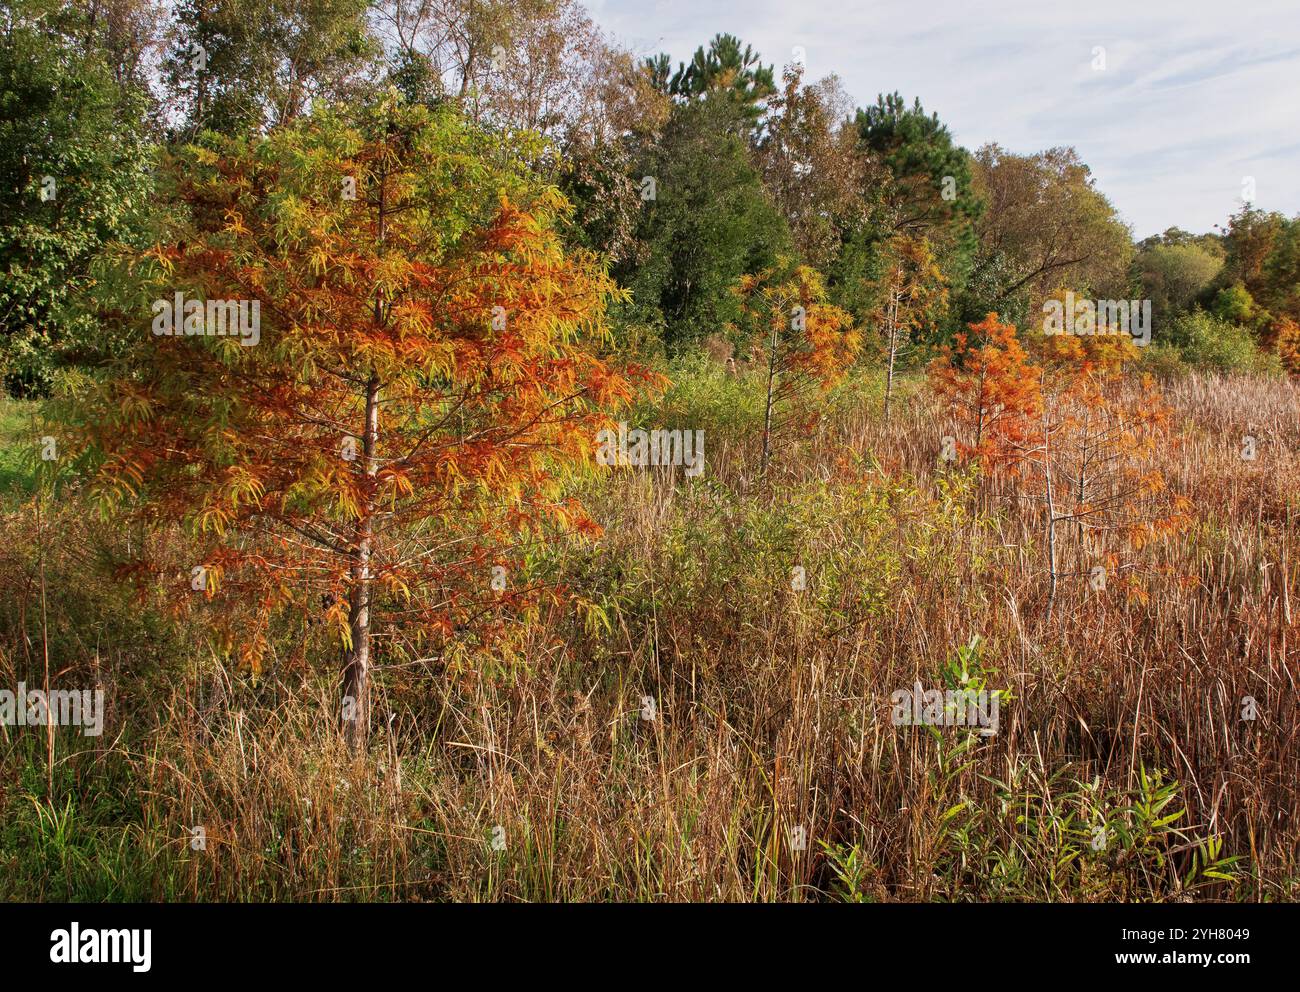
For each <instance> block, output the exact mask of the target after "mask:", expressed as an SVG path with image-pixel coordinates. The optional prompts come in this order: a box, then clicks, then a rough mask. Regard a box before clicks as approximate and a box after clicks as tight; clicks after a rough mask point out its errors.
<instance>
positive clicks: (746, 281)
mask: <svg viewBox="0 0 1300 992" xmlns="http://www.w3.org/2000/svg"><path fill="white" fill-rule="evenodd" d="M735 292H736V294H737V295H738V296H739V297H740V300H741V307H742V316H743V319H744V322H745V325H746V328H745V329H746V330H747V332H748V334H749V336H750V337H751V339H752V351H753V353H754V354H756V355H761V356H762V364H764V365H765V366H766V367H767V399H766V416H765V418H764V428H763V460H762V466H763V470H764V471H766V469H767V464H768V461H769V459H770V456H771V450H772V439H773V437H774V435H777V434H779V433H780V432H781V431H782V430H783V429H788V428H792V427H793V428H795V429H798V430H804V431H807V430H809V429H811V428H812V426H813V425H815V423H816V420H817V417H816V414H815V412H814V411H813V410H811V409H810V406H809V404H810V400H811V399H812V397H814V396H816V395H817V394H819V393H821V392H824V391H825V390H827V389H829V388H830V387H831V386H833V385H834V384H835V383H837V382H838V381H839V380H840V379H841V378H842V377H843V376H844V373H845V372H846V371H847V370H848V368H849V366H850V365H851V364H852V363H853V360H854V359H855V358H856V357H857V354H858V351H859V350H860V349H861V347H862V337H861V334H860V333H859V331H858V330H857V328H855V327H854V326H853V317H852V315H851V314H849V313H848V312H847V311H845V310H842V309H840V308H839V307H837V306H835V305H833V304H831V303H828V302H826V286H825V283H824V282H823V281H822V278H821V276H820V275H819V274H818V273H817V271H816V270H815V269H812V268H809V267H808V266H805V265H801V266H797V267H796V268H795V269H794V270H793V271H792V272H790V273H789V274H788V275H786V276H784V278H783V277H782V275H781V274H780V273H779V272H777V271H776V270H767V271H764V272H761V273H759V274H757V275H751V276H745V277H743V278H742V279H741V280H740V282H739V284H738V285H737V286H736V287H735Z"/></svg>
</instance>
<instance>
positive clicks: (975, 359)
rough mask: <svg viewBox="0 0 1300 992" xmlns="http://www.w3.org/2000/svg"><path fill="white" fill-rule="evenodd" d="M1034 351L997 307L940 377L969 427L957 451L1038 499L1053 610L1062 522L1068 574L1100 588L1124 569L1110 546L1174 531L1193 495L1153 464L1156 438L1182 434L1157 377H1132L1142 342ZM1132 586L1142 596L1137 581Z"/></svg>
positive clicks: (935, 368)
mask: <svg viewBox="0 0 1300 992" xmlns="http://www.w3.org/2000/svg"><path fill="white" fill-rule="evenodd" d="M1037 350H1038V357H1039V362H1037V363H1036V362H1034V361H1033V360H1031V358H1030V355H1029V354H1028V352H1027V351H1026V350H1025V348H1024V347H1023V346H1022V345H1021V343H1020V341H1019V338H1018V337H1017V334H1016V329H1015V327H1013V326H1012V325H1009V324H1004V323H1002V322H1001V321H1000V320H999V319H998V318H997V315H996V314H990V315H989V316H988V317H986V318H985V320H984V321H982V322H981V323H979V324H972V325H971V328H970V335H966V334H960V335H958V336H957V338H956V340H955V343H954V345H953V346H952V347H951V348H948V349H945V350H944V352H942V353H941V355H940V357H939V358H938V359H937V360H936V361H935V363H934V364H933V365H932V366H931V382H932V384H933V386H934V388H935V390H936V392H937V393H938V394H939V395H940V396H943V397H946V398H947V399H949V400H950V402H951V404H952V411H953V414H954V416H955V417H956V419H957V423H958V430H959V432H960V433H961V435H962V436H961V437H960V438H959V439H957V444H956V445H955V450H956V452H957V453H958V454H960V455H962V456H965V457H974V458H976V459H977V460H978V462H979V464H980V466H981V468H982V470H983V472H984V474H985V475H986V476H987V477H989V478H994V479H1000V480H1001V481H1002V482H1003V483H1004V484H1005V485H1006V490H1005V492H1004V495H1007V496H1008V497H1010V498H1013V499H1017V500H1021V499H1023V500H1028V501H1030V502H1031V503H1033V504H1036V505H1038V506H1040V507H1041V515H1042V519H1043V527H1044V537H1045V542H1044V543H1045V545H1046V558H1047V572H1048V575H1049V580H1050V585H1049V592H1048V614H1049V616H1050V614H1051V610H1052V604H1054V602H1055V598H1056V588H1057V583H1058V579H1059V577H1060V576H1061V574H1063V573H1062V571H1061V567H1060V559H1061V557H1062V555H1063V554H1064V553H1065V552H1066V551H1067V549H1065V548H1063V547H1062V544H1063V542H1062V541H1061V539H1060V534H1059V532H1058V526H1059V525H1063V524H1064V525H1072V527H1070V530H1071V532H1072V533H1073V534H1074V536H1075V542H1074V545H1073V551H1072V559H1073V561H1074V562H1075V563H1076V567H1075V569H1074V570H1073V572H1072V573H1070V574H1076V575H1080V576H1087V577H1088V578H1089V580H1090V581H1091V582H1092V588H1093V589H1094V590H1096V589H1099V588H1102V587H1104V583H1105V576H1106V574H1108V573H1109V574H1112V575H1114V574H1117V573H1118V572H1119V571H1120V569H1121V565H1120V562H1119V559H1118V551H1117V550H1113V549H1111V547H1110V546H1111V545H1112V544H1119V545H1122V546H1123V547H1125V548H1130V549H1134V550H1136V549H1140V548H1141V547H1143V546H1144V545H1145V544H1147V543H1149V542H1150V541H1151V540H1153V539H1156V538H1160V537H1163V536H1167V535H1169V534H1171V533H1174V532H1176V531H1177V530H1179V529H1180V528H1181V527H1182V526H1183V525H1185V523H1186V521H1187V519H1188V510H1189V504H1188V502H1187V500H1186V499H1184V498H1182V497H1179V496H1175V495H1173V494H1171V493H1169V492H1168V490H1167V488H1166V485H1165V480H1164V478H1163V476H1162V474H1161V473H1160V472H1159V471H1158V470H1156V469H1155V468H1153V467H1152V465H1151V462H1152V458H1153V455H1154V454H1155V453H1156V450H1157V446H1158V445H1161V444H1170V443H1173V442H1172V439H1171V437H1170V432H1169V422H1170V410H1169V407H1168V406H1167V404H1165V402H1164V400H1163V398H1162V397H1161V396H1160V394H1159V392H1158V390H1157V389H1156V387H1155V385H1154V383H1153V382H1152V380H1151V379H1150V378H1149V377H1143V378H1142V379H1141V380H1140V381H1138V382H1136V383H1134V381H1133V380H1132V379H1131V378H1130V377H1127V376H1125V375H1124V365H1125V363H1126V362H1128V361H1131V360H1132V359H1133V358H1134V357H1136V355H1137V350H1136V348H1135V347H1134V345H1133V344H1132V343H1131V342H1130V341H1128V340H1126V339H1124V338H1123V337H1099V338H1090V337H1075V336H1068V335H1067V336H1054V337H1049V338H1047V339H1046V340H1045V341H1044V342H1042V343H1041V344H1040V345H1039V346H1038V349H1037ZM1107 536H1111V537H1115V538H1117V539H1118V540H1117V541H1114V542H1108V541H1107V540H1105V538H1106V537H1107ZM1103 562H1104V564H1103ZM1099 567H1100V569H1101V570H1102V571H1101V572H1100V573H1098V571H1097V569H1098V568H1099ZM1099 580H1100V581H1099ZM1127 587H1128V589H1129V591H1130V592H1131V593H1132V594H1134V595H1137V596H1140V595H1142V594H1143V592H1142V587H1141V586H1140V584H1139V583H1137V582H1136V581H1128V582H1127Z"/></svg>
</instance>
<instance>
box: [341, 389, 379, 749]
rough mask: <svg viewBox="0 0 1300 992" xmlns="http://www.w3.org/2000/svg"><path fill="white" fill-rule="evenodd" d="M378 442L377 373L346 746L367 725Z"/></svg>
mask: <svg viewBox="0 0 1300 992" xmlns="http://www.w3.org/2000/svg"><path fill="white" fill-rule="evenodd" d="M378 442H379V377H378V376H377V375H376V374H375V373H373V372H372V373H371V374H370V381H369V382H367V383H366V431H365V458H366V498H365V504H364V506H363V507H362V510H361V517H360V519H358V520H357V527H356V537H355V541H354V546H353V548H352V549H351V552H352V569H351V590H350V591H349V594H348V631H349V633H350V634H351V640H352V643H351V645H350V646H349V647H348V649H347V650H346V652H345V653H344V655H343V678H342V686H341V690H340V691H341V695H342V725H343V735H344V737H345V738H346V739H347V742H348V747H350V748H351V749H352V750H353V751H358V750H362V749H363V748H364V747H365V741H366V733H367V731H368V730H369V726H370V699H369V695H370V595H371V589H372V584H373V583H372V577H371V573H370V551H371V545H372V543H373V541H374V525H373V513H374V478H375V473H376V472H377V470H378V469H377V464H376V458H375V454H376V449H377V448H378Z"/></svg>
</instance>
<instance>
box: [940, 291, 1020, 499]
mask: <svg viewBox="0 0 1300 992" xmlns="http://www.w3.org/2000/svg"><path fill="white" fill-rule="evenodd" d="M930 381H931V383H932V384H933V386H934V388H935V390H936V391H937V392H938V393H939V395H940V396H943V397H946V398H947V399H949V400H950V401H951V402H952V409H953V414H954V416H955V417H956V418H957V424H958V429H959V435H958V437H957V450H958V451H959V452H960V453H961V454H962V455H963V456H973V457H975V458H977V459H978V460H979V462H980V464H981V466H982V467H983V468H984V469H985V470H986V471H993V470H998V469H1001V470H1005V471H1006V472H1008V473H1009V474H1011V475H1018V474H1020V472H1021V471H1022V470H1023V468H1024V466H1025V464H1026V459H1027V458H1028V457H1029V456H1030V454H1031V453H1032V452H1033V451H1034V450H1035V449H1036V448H1037V446H1038V443H1039V440H1038V439H1039V434H1040V431H1041V423H1042V408H1043V397H1042V391H1041V388H1040V375H1039V370H1038V368H1037V367H1035V366H1034V365H1033V364H1032V363H1031V362H1030V361H1029V356H1028V355H1027V354H1026V353H1025V350H1024V348H1023V347H1021V344H1020V341H1019V339H1018V338H1017V337H1016V328H1015V326H1014V325H1013V324H1004V323H1003V322H1002V321H1001V320H999V319H998V315H997V314H995V313H991V314H989V315H988V316H987V317H985V318H984V320H982V321H980V322H979V323H978V324H971V325H970V332H969V333H965V332H963V333H960V334H958V335H956V337H955V338H954V340H953V344H952V345H951V346H950V347H946V348H944V349H942V350H941V352H940V354H939V357H938V358H937V359H936V360H935V362H934V363H933V364H932V365H931V368H930Z"/></svg>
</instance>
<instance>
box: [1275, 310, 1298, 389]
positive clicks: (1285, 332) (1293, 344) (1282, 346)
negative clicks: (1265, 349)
mask: <svg viewBox="0 0 1300 992" xmlns="http://www.w3.org/2000/svg"><path fill="white" fill-rule="evenodd" d="M1273 337H1274V339H1275V340H1276V342H1277V355H1278V358H1280V359H1281V360H1282V367H1283V368H1284V369H1286V372H1287V375H1290V376H1292V377H1293V378H1297V379H1300V324H1297V323H1296V322H1295V321H1294V320H1292V319H1291V318H1290V317H1280V318H1278V320H1277V322H1276V324H1274V327H1273Z"/></svg>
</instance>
